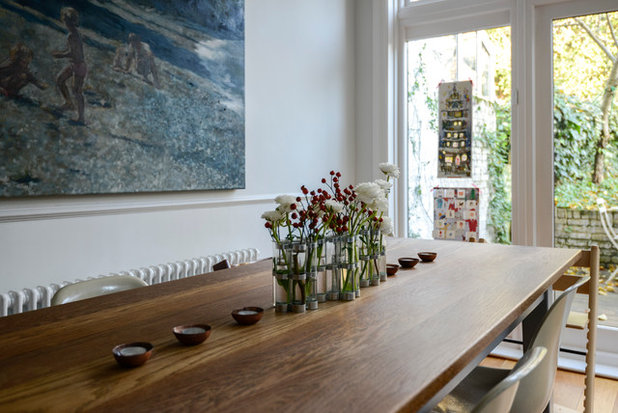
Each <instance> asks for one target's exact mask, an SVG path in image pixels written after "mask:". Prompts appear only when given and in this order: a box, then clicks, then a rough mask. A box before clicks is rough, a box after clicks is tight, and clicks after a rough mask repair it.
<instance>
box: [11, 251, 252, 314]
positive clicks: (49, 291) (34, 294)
mask: <svg viewBox="0 0 618 413" xmlns="http://www.w3.org/2000/svg"><path fill="white" fill-rule="evenodd" d="M259 253H260V252H259V251H258V250H257V249H256V248H247V249H242V250H238V251H231V252H226V253H222V254H216V255H209V256H207V257H199V258H192V259H188V260H184V261H176V262H170V263H167V264H159V265H151V266H149V267H146V268H140V269H139V270H129V271H121V272H118V273H113V274H107V275H99V276H96V277H87V278H86V279H87V280H91V279H93V278H101V277H109V276H112V275H131V276H133V277H138V278H141V279H142V280H144V281H146V283H147V284H148V285H153V284H159V283H162V282H166V281H172V280H178V279H180V278H186V277H192V276H194V275H198V274H204V273H207V272H212V266H213V265H214V264H216V263H218V262H221V261H223V260H227V261H228V262H229V263H230V265H238V264H245V263H249V262H253V261H256V260H257V258H258V255H259ZM79 281H84V280H81V279H77V280H75V281H73V282H69V281H63V282H62V283H60V284H50V285H49V286H46V287H44V286H40V285H39V286H38V287H36V288H24V289H22V290H21V291H9V292H6V293H1V294H0V316H1V317H4V316H7V315H10V314H19V313H22V312H24V311H31V310H37V309H39V308H45V307H49V306H50V302H51V299H52V297H53V296H54V294H55V293H56V291H58V290H59V289H60V288H61V287H64V286H65V285H69V284H73V283H76V282H79Z"/></svg>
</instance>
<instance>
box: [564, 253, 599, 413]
mask: <svg viewBox="0 0 618 413" xmlns="http://www.w3.org/2000/svg"><path fill="white" fill-rule="evenodd" d="M599 258H600V253H599V247H598V246H596V245H593V246H592V247H591V248H590V251H581V255H580V258H579V260H578V261H577V262H576V263H575V264H573V265H574V266H576V267H587V268H590V280H589V281H588V282H587V283H585V284H583V285H582V286H581V287H579V288H578V289H577V293H578V294H587V295H588V317H587V326H588V332H587V340H586V371H585V374H586V378H585V381H584V386H585V389H584V413H592V412H594V376H595V348H596V336H597V295H598V289H599ZM578 279H579V277H578V276H576V275H567V274H565V275H563V276H562V277H560V279H558V281H556V283H554V285H553V289H554V290H557V291H564V290H565V289H567V288H569V286H571V285H573V284H574V283H575V282H576V281H577V280H578Z"/></svg>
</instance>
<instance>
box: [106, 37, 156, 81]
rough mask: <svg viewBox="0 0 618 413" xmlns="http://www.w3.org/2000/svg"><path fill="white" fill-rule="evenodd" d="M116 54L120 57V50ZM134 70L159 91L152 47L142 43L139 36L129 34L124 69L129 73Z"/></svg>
mask: <svg viewBox="0 0 618 413" xmlns="http://www.w3.org/2000/svg"><path fill="white" fill-rule="evenodd" d="M116 54H117V55H118V50H117V51H116ZM114 60H116V59H114ZM133 68H135V71H136V72H137V73H138V74H139V75H140V76H142V78H143V79H144V81H145V82H146V83H149V84H153V85H154V86H155V87H156V88H157V89H158V88H159V87H160V85H159V75H158V74H157V66H156V65H155V59H154V54H152V51H150V46H148V43H144V42H142V41H141V39H140V38H139V36H138V35H137V34H135V33H131V34H129V46H128V52H127V60H126V64H125V67H124V69H125V72H129V71H131V70H132V69H133ZM150 75H152V81H150V80H149V78H148V77H149V76H150Z"/></svg>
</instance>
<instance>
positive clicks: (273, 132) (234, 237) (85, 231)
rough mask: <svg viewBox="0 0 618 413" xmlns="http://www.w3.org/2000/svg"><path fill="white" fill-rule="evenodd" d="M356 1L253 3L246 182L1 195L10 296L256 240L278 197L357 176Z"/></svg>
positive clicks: (249, 4)
mask: <svg viewBox="0 0 618 413" xmlns="http://www.w3.org/2000/svg"><path fill="white" fill-rule="evenodd" d="M354 9H355V3H354V1H353V0H311V1H307V0H246V2H245V16H246V22H245V23H246V32H245V39H246V43H245V47H246V48H245V57H246V63H245V70H246V71H245V75H246V89H245V96H246V189H244V190H236V191H213V192H190V193H189V192H186V193H161V194H141V195H101V196H79V197H45V198H36V199H33V198H21V199H11V200H2V201H0V263H1V264H0V292H5V291H8V290H11V289H21V288H23V287H29V286H36V285H39V284H40V285H47V284H49V283H51V282H60V281H63V280H73V279H75V278H83V277H87V276H94V275H98V274H106V273H109V272H116V271H122V270H128V269H133V268H139V267H141V266H146V265H151V264H159V263H165V262H169V261H175V260H180V259H184V258H190V257H197V256H202V255H208V254H214V253H217V252H223V251H229V250H234V249H240V248H247V247H257V248H259V249H260V250H261V252H262V256H264V257H265V256H269V255H270V242H269V238H268V234H267V232H266V230H265V229H264V227H263V222H262V220H261V219H260V215H261V213H262V212H263V211H265V210H267V209H272V207H273V206H274V205H273V203H272V202H271V201H270V200H271V199H272V198H273V197H274V195H277V194H279V193H289V192H296V191H298V187H299V186H300V185H301V184H306V185H308V186H317V185H318V183H319V180H320V178H321V177H322V176H324V175H326V174H327V173H328V171H330V170H331V169H338V170H340V171H341V172H342V173H343V174H344V178H346V179H345V180H346V182H347V181H350V182H351V183H352V182H354V178H355V176H356V169H355V152H354V147H355V140H354V100H355V88H354V84H355V76H354V73H355V71H354V56H355V54H354V47H353V45H354V41H355V40H354V38H355V34H354V26H355V25H354V19H355V10H354Z"/></svg>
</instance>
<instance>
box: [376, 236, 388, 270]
mask: <svg viewBox="0 0 618 413" xmlns="http://www.w3.org/2000/svg"><path fill="white" fill-rule="evenodd" d="M382 239H383V238H382V234H380V255H379V257H378V274H379V276H380V281H381V282H384V281H386V280H388V274H387V273H386V246H385V245H384V244H383V243H382Z"/></svg>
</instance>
